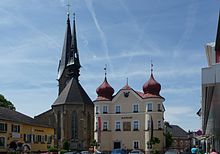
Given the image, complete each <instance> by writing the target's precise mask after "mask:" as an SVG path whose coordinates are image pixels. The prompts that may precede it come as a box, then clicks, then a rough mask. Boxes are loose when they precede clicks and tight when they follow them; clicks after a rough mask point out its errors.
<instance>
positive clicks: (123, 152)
mask: <svg viewBox="0 0 220 154" xmlns="http://www.w3.org/2000/svg"><path fill="white" fill-rule="evenodd" d="M111 154H127V151H126V150H125V149H113V150H112V152H111Z"/></svg>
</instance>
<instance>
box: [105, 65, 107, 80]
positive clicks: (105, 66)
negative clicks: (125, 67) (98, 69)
mask: <svg viewBox="0 0 220 154" xmlns="http://www.w3.org/2000/svg"><path fill="white" fill-rule="evenodd" d="M104 71H105V77H106V75H107V64H105V67H104Z"/></svg>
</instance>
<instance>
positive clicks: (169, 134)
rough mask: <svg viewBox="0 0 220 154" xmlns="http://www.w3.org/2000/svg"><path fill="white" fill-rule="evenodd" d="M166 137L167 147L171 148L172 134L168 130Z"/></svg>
mask: <svg viewBox="0 0 220 154" xmlns="http://www.w3.org/2000/svg"><path fill="white" fill-rule="evenodd" d="M165 138H166V148H169V147H170V146H171V145H172V143H173V138H172V134H171V133H170V132H167V133H166V134H165Z"/></svg>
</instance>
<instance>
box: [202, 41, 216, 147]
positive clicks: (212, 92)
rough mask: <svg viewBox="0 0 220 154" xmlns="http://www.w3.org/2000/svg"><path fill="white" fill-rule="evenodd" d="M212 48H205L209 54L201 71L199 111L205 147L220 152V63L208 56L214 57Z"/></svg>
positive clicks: (208, 45) (208, 46) (214, 53)
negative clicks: (206, 64) (200, 104)
mask: <svg viewBox="0 0 220 154" xmlns="http://www.w3.org/2000/svg"><path fill="white" fill-rule="evenodd" d="M214 47H215V46H210V44H207V47H206V53H210V54H207V59H208V64H209V67H206V68H203V69H202V108H201V109H202V110H201V111H202V127H203V132H204V134H205V136H206V138H207V145H208V144H210V147H211V148H215V149H216V150H217V151H220V112H219V109H220V63H216V59H215V56H210V55H216V52H215V50H214ZM211 53H212V54H211ZM213 57H214V58H213ZM207 147H208V146H207Z"/></svg>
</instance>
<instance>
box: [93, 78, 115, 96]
mask: <svg viewBox="0 0 220 154" xmlns="http://www.w3.org/2000/svg"><path fill="white" fill-rule="evenodd" d="M96 93H97V94H98V97H103V98H107V99H109V100H111V99H112V95H113V94H114V89H113V88H112V87H111V86H110V85H109V83H108V81H107V79H106V77H105V80H104V82H103V83H102V84H101V85H100V86H99V87H98V88H97V89H96Z"/></svg>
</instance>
